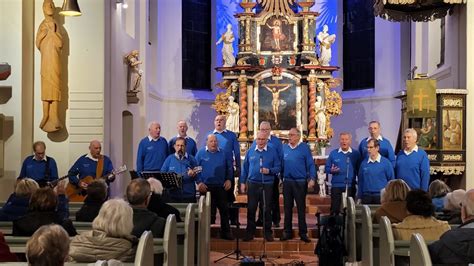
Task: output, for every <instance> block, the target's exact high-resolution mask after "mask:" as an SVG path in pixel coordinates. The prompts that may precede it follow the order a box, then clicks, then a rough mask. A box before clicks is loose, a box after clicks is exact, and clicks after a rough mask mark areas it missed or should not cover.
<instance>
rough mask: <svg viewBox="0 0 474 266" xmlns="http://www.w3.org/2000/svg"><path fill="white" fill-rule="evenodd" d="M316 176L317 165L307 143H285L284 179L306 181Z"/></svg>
mask: <svg viewBox="0 0 474 266" xmlns="http://www.w3.org/2000/svg"><path fill="white" fill-rule="evenodd" d="M308 178H310V179H312V180H314V179H315V178H316V167H315V165H314V161H313V155H312V154H311V150H310V148H309V146H308V144H306V143H303V142H301V143H299V144H298V145H297V146H296V147H294V148H293V147H291V146H290V145H289V144H285V145H283V181H285V182H306V180H307V179H308Z"/></svg>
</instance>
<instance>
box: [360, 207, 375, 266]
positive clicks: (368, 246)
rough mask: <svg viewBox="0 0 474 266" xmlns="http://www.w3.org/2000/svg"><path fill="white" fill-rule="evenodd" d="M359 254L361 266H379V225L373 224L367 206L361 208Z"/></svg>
mask: <svg viewBox="0 0 474 266" xmlns="http://www.w3.org/2000/svg"><path fill="white" fill-rule="evenodd" d="M361 216H362V217H361V219H362V225H361V226H362V228H361V246H362V247H361V253H362V264H363V265H369V266H373V265H379V260H378V255H379V254H378V248H379V225H378V224H373V223H372V220H373V212H372V210H371V209H370V208H369V206H367V205H363V206H362V213H361Z"/></svg>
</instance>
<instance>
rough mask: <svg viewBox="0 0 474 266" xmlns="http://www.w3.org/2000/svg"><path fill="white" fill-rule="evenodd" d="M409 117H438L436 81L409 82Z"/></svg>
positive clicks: (417, 80) (419, 80) (420, 80)
mask: <svg viewBox="0 0 474 266" xmlns="http://www.w3.org/2000/svg"><path fill="white" fill-rule="evenodd" d="M407 117H408V118H419V117H436V80H434V79H416V80H407Z"/></svg>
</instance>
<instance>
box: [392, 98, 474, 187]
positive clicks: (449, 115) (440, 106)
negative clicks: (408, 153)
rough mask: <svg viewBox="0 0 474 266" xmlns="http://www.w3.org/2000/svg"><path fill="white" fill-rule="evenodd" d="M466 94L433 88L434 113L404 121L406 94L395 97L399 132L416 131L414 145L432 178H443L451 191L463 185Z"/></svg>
mask: <svg viewBox="0 0 474 266" xmlns="http://www.w3.org/2000/svg"><path fill="white" fill-rule="evenodd" d="M466 94H467V90H461V89H437V90H436V107H437V108H436V112H434V113H433V116H432V117H425V118H408V116H407V111H408V110H407V95H406V91H402V92H401V93H400V95H399V96H398V98H399V99H400V100H401V101H402V121H401V128H402V131H403V130H404V129H406V128H414V129H415V130H416V131H417V133H418V141H417V144H418V146H419V147H420V148H422V149H424V150H425V151H426V152H427V153H428V158H429V160H430V173H431V177H432V179H433V178H441V179H444V180H445V181H447V182H448V183H449V185H450V186H451V188H458V187H463V186H464V184H465V175H464V172H465V167H466ZM400 141H401V139H400Z"/></svg>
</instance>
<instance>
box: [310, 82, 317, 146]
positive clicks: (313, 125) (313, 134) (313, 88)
mask: <svg viewBox="0 0 474 266" xmlns="http://www.w3.org/2000/svg"><path fill="white" fill-rule="evenodd" d="M308 80H309V125H308V131H309V136H308V139H310V140H315V139H316V119H315V118H316V110H315V109H314V108H313V106H314V104H315V103H316V81H317V80H318V79H317V78H316V77H315V76H311V75H310V76H309V79H308Z"/></svg>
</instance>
